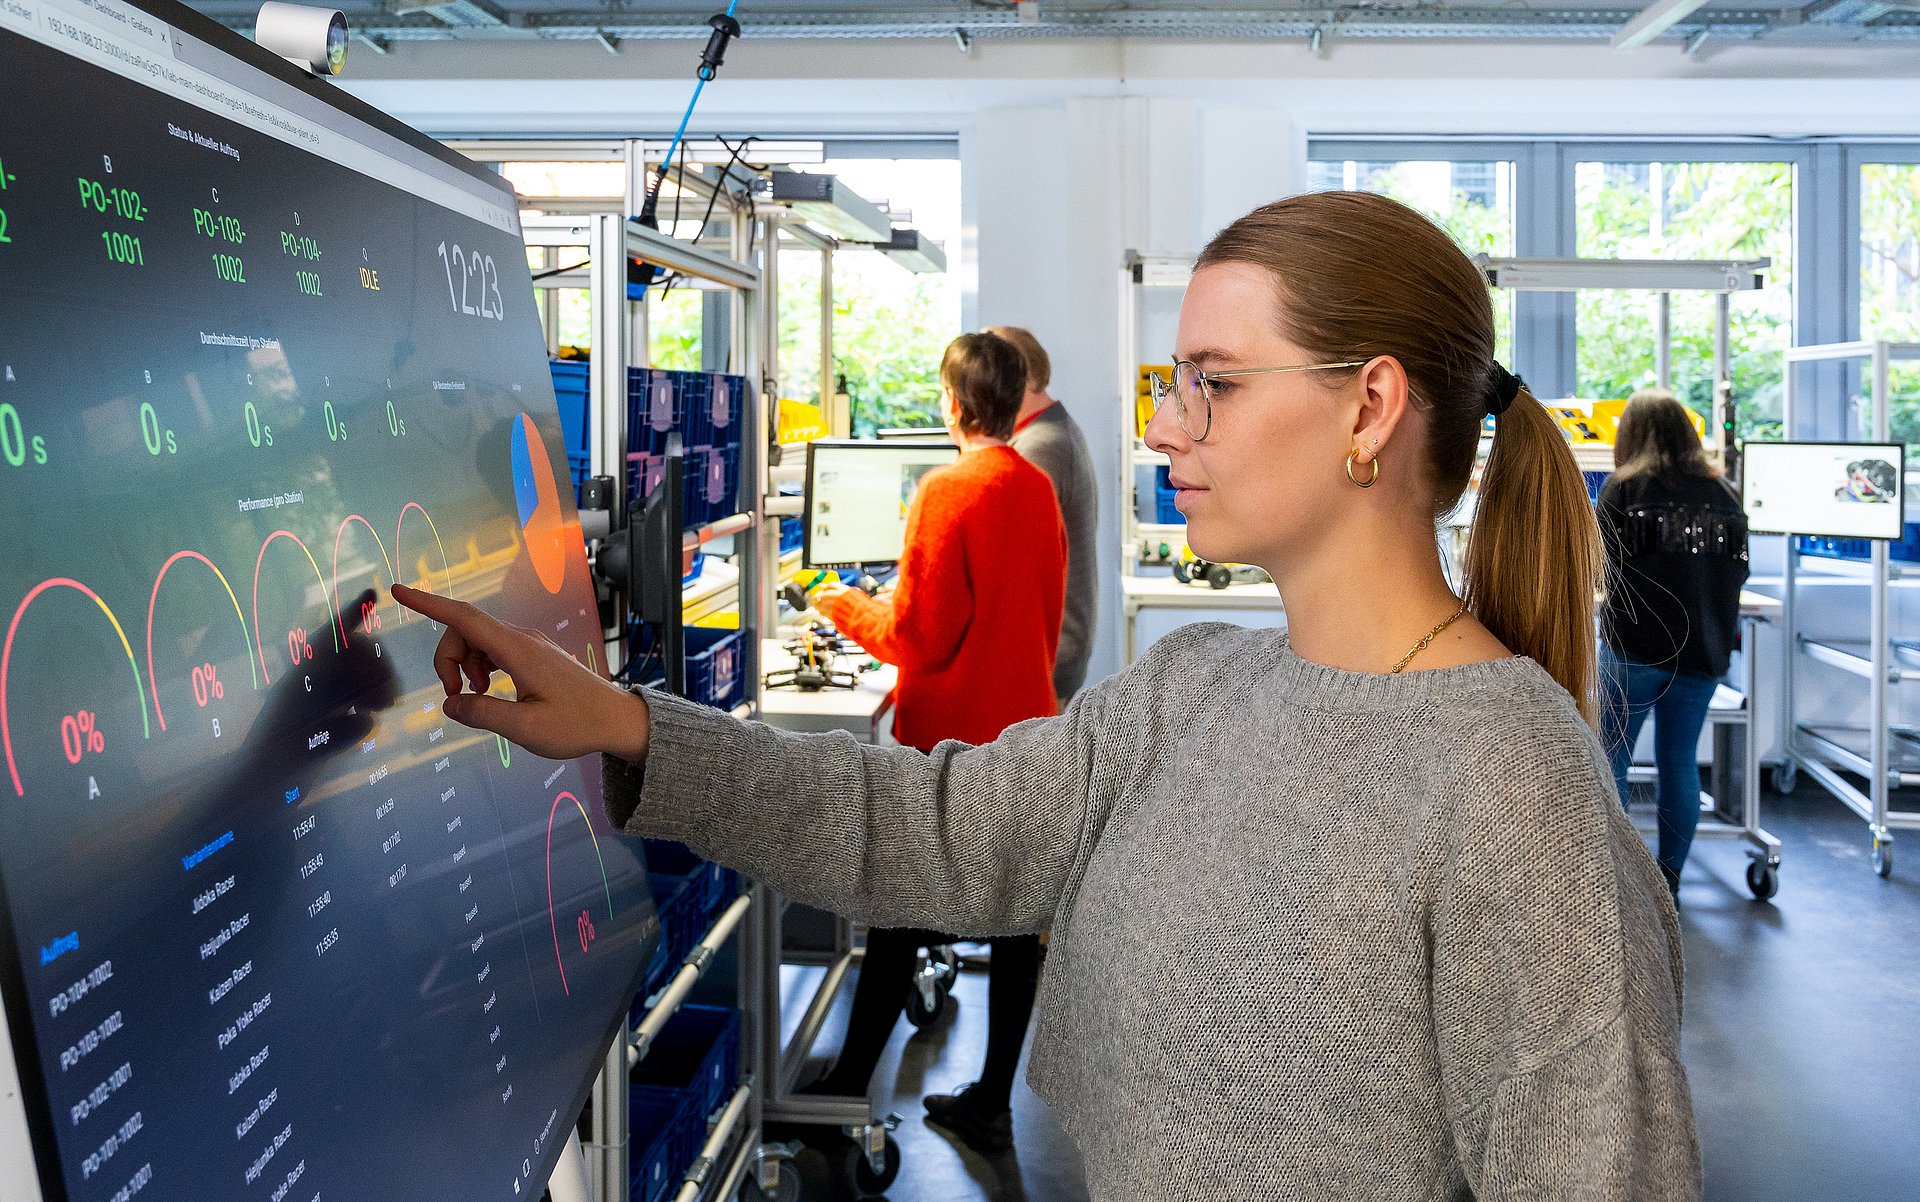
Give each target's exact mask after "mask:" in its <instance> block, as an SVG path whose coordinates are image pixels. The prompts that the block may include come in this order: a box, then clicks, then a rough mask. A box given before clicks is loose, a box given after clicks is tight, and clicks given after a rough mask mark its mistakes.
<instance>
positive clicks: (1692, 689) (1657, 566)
mask: <svg viewBox="0 0 1920 1202" xmlns="http://www.w3.org/2000/svg"><path fill="white" fill-rule="evenodd" d="M1613 463H1614V472H1613V475H1612V476H1610V477H1608V478H1607V484H1606V487H1605V488H1603V489H1601V490H1600V504H1599V514H1600V529H1601V531H1602V532H1603V534H1604V535H1605V537H1606V542H1607V549H1608V551H1609V552H1610V556H1609V558H1610V559H1611V560H1612V561H1613V568H1614V572H1613V578H1612V579H1611V580H1610V581H1608V584H1609V586H1610V587H1609V588H1608V590H1607V604H1606V607H1605V609H1604V610H1603V611H1602V629H1603V630H1604V632H1605V644H1604V646H1603V647H1602V648H1601V654H1600V664H1601V668H1602V671H1603V674H1604V675H1605V678H1606V697H1605V704H1604V707H1603V709H1602V712H1601V717H1602V719H1603V722H1602V729H1603V730H1604V732H1605V741H1606V746H1607V754H1608V756H1609V757H1610V758H1611V759H1612V761H1613V779H1614V783H1615V785H1616V787H1618V789H1619V790H1620V801H1621V803H1622V804H1623V805H1624V804H1625V803H1626V800H1627V797H1628V792H1627V768H1628V766H1629V765H1630V764H1631V763H1632V762H1633V745H1634V743H1635V742H1636V741H1637V740H1638V739H1639V738H1640V727H1641V725H1642V724H1644V723H1645V722H1646V720H1647V715H1648V714H1652V715H1653V759H1654V766H1655V769H1656V772H1657V775H1658V777H1659V786H1658V793H1657V798H1658V805H1659V812H1660V871H1661V872H1662V873H1664V874H1665V875H1666V878H1667V887H1668V888H1669V889H1671V890H1673V891H1674V893H1675V894H1676V895H1677V894H1678V893H1679V890H1680V870H1681V869H1682V868H1684V867H1685V866H1686V863H1687V852H1688V851H1689V850H1691V849H1692V847H1693V832H1694V830H1695V828H1697V827H1698V826H1699V824H1700V765H1699V763H1698V761H1697V760H1696V758H1695V750H1696V748H1697V747H1698V745H1699V742H1700V728H1701V727H1702V726H1704V725H1705V724H1706V721H1707V708H1708V706H1709V705H1711V704H1712V702H1713V691H1714V689H1715V688H1716V687H1717V686H1718V684H1719V682H1720V678H1721V677H1723V676H1725V675H1726V674H1727V664H1728V661H1729V659H1730V658H1731V657H1732V655H1733V647H1734V644H1735V643H1736V642H1738V641H1739V637H1740V626H1739V622H1740V586H1741V585H1743V584H1745V583H1746V581H1747V518H1746V514H1745V513H1744V512H1743V511H1742V510H1741V508H1740V498H1739V497H1738V496H1737V495H1736V494H1735V493H1734V491H1733V489H1731V488H1729V487H1728V486H1727V483H1726V481H1725V480H1722V479H1721V478H1720V474H1719V473H1718V472H1716V471H1714V470H1713V468H1712V467H1711V466H1709V465H1708V463H1707V460H1706V456H1705V455H1704V454H1703V453H1702V452H1701V449H1700V435H1699V434H1698V433H1696V432H1695V430H1694V428H1693V422H1692V420H1691V419H1690V418H1689V417H1688V415H1687V409H1686V406H1684V405H1682V404H1681V403H1680V402H1679V400H1677V399H1676V398H1675V397H1674V395H1673V394H1672V393H1671V392H1666V391H1664V390H1658V389H1649V390H1647V391H1644V392H1636V393H1634V394H1633V398H1632V399H1631V400H1629V401H1628V402H1627V409H1626V412H1625V413H1623V414H1621V415H1620V433H1619V437H1618V438H1616V439H1615V440H1614V448H1613Z"/></svg>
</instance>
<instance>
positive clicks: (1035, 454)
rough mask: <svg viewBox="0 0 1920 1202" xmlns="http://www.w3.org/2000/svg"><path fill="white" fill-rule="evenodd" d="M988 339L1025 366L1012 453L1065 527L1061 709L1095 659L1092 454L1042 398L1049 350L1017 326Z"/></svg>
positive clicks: (1056, 680) (1061, 411) (1073, 426)
mask: <svg viewBox="0 0 1920 1202" xmlns="http://www.w3.org/2000/svg"><path fill="white" fill-rule="evenodd" d="M985 332H986V333H988V334H993V335H995V336H997V337H1000V338H1004V339H1006V340H1007V341H1008V342H1011V343H1012V344H1013V345H1014V349H1016V350H1018V351H1019V352H1020V357H1021V358H1022V359H1024V360H1026V363H1027V396H1026V400H1025V401H1023V402H1022V403H1021V405H1020V417H1019V419H1018V420H1016V421H1015V422H1014V425H1013V449H1014V450H1016V451H1018V452H1020V453H1021V454H1022V455H1024V456H1025V457H1026V459H1027V461H1028V462H1029V463H1032V464H1033V465H1035V466H1036V467H1038V468H1039V469H1040V470H1041V471H1043V472H1045V473H1046V474H1047V479H1049V480H1051V481H1053V492H1054V496H1055V497H1057V498H1058V499H1059V501H1060V517H1061V520H1062V521H1063V522H1065V524H1066V527H1067V607H1066V610H1065V613H1064V615H1063V616H1062V617H1061V619H1060V647H1059V649H1058V651H1057V652H1056V654H1055V656H1054V660H1053V691H1054V693H1055V694H1057V695H1058V696H1059V698H1060V708H1061V709H1065V708H1067V702H1068V701H1070V700H1072V698H1073V695H1074V694H1075V693H1078V692H1079V691H1080V687H1081V686H1082V685H1084V684H1086V683H1087V661H1088V660H1090V659H1091V658H1092V657H1093V623H1094V611H1095V604H1096V598H1095V597H1094V591H1093V578H1094V574H1095V567H1096V563H1097V561H1098V555H1097V553H1096V551H1097V549H1096V547H1095V545H1094V544H1095V542H1096V540H1097V539H1098V538H1099V522H1100V487H1099V485H1098V483H1097V482H1096V481H1095V480H1094V478H1093V455H1092V454H1091V453H1090V452H1089V451H1088V450H1087V436H1086V435H1085V434H1083V433H1081V431H1080V423H1079V422H1076V421H1074V420H1073V415H1072V414H1070V413H1068V412H1067V407H1066V406H1065V405H1062V404H1061V403H1060V402H1059V401H1057V400H1055V399H1054V398H1053V394H1052V393H1050V392H1048V391H1047V389H1048V386H1049V385H1050V384H1051V383H1052V381H1053V361H1052V360H1051V359H1049V358H1048V357H1047V352H1046V348H1044V347H1042V346H1041V345H1040V340H1039V339H1038V338H1035V337H1034V336H1033V334H1032V333H1031V332H1029V331H1027V330H1023V329H1021V328H1020V327H1019V326H988V327H987V328H986V330H985Z"/></svg>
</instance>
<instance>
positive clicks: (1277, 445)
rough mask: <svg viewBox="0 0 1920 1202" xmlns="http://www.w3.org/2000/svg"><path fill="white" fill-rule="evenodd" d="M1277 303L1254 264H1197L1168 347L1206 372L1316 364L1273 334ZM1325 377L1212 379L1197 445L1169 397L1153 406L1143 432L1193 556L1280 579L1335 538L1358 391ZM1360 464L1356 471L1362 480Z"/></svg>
mask: <svg viewBox="0 0 1920 1202" xmlns="http://www.w3.org/2000/svg"><path fill="white" fill-rule="evenodd" d="M1278 303H1279V302H1278V298H1277V295H1276V292H1275V288H1274V284H1273V278H1272V276H1271V275H1270V274H1269V273H1268V272H1267V271H1266V270H1265V269H1264V268H1260V267H1255V266H1253V265H1251V264H1247V263H1216V264H1212V265H1210V266H1207V267H1203V268H1201V269H1200V270H1199V271H1197V272H1195V273H1194V276H1193V281H1192V283H1191V284H1189V285H1188V288H1187V294H1186V299H1185V300H1184V301H1183V302H1182V304H1181V306H1180V333H1179V337H1178V339H1177V340H1176V343H1175V346H1174V352H1175V356H1176V357H1177V358H1180V359H1186V360H1191V361H1193V362H1194V363H1195V364H1197V365H1198V366H1199V367H1200V368H1201V369H1202V370H1203V371H1209V372H1211V371H1226V370H1233V369H1236V368H1251V367H1291V366H1296V365H1300V364H1307V363H1313V362H1316V361H1317V360H1316V359H1315V358H1314V357H1313V356H1311V355H1310V354H1309V353H1308V352H1306V351H1304V350H1302V349H1301V348H1300V347H1297V346H1295V345H1294V344H1293V343H1291V342H1289V341H1288V340H1287V339H1286V338H1284V337H1283V336H1282V335H1281V333H1280V330H1279V323H1278V321H1277V320H1276V317H1277V313H1278V310H1277V305H1278ZM1316 377H1318V378H1316ZM1336 378H1339V377H1337V376H1336ZM1328 385H1329V381H1328V380H1327V379H1326V378H1325V376H1324V374H1323V373H1319V372H1277V373H1271V374H1267V375H1257V376H1233V377H1230V378H1228V379H1224V380H1218V381H1215V382H1213V383H1212V391H1213V421H1212V425H1211V427H1210V428H1209V429H1208V430H1207V436H1206V440H1205V441H1204V442H1198V443H1196V442H1194V441H1193V439H1192V438H1190V437H1189V436H1188V435H1187V434H1186V433H1185V432H1184V431H1183V430H1181V428H1180V424H1179V422H1178V421H1177V420H1176V419H1175V417H1174V405H1173V404H1172V402H1171V401H1169V402H1168V403H1167V404H1164V405H1162V406H1161V407H1160V410H1159V412H1157V413H1155V414H1154V416H1153V420H1152V421H1151V422H1149V423H1148V424H1147V432H1146V441H1147V444H1148V445H1149V446H1151V447H1152V448H1154V449H1155V450H1159V451H1164V452H1166V454H1167V456H1168V459H1169V461H1170V462H1171V464H1172V468H1171V476H1172V480H1173V483H1174V485H1175V486H1176V487H1177V488H1179V490H1180V491H1179V494H1178V496H1177V498H1176V500H1175V504H1176V505H1177V506H1178V507H1179V509H1180V512H1181V513H1182V514H1184V515H1185V516H1186V519H1187V542H1188V544H1189V545H1190V546H1191V547H1192V548H1193V550H1194V552H1195V554H1197V555H1200V556H1202V557H1203V558H1206V559H1211V560H1214V561H1216V562H1229V563H1253V564H1258V565H1260V566H1261V567H1263V568H1266V569H1267V570H1268V572H1270V573H1271V574H1273V576H1274V577H1275V578H1276V579H1278V578H1279V577H1280V575H1281V572H1280V570H1279V569H1280V568H1281V567H1282V566H1283V565H1285V564H1286V563H1288V562H1297V561H1298V560H1297V557H1299V556H1302V555H1308V554H1311V553H1312V552H1313V551H1314V550H1315V548H1316V547H1317V546H1319V545H1321V544H1322V543H1324V542H1325V541H1327V540H1329V539H1331V538H1332V537H1333V531H1334V529H1335V527H1336V525H1337V521H1338V519H1339V517H1340V516H1341V515H1340V512H1339V510H1340V506H1339V500H1340V499H1341V498H1342V493H1341V492H1340V491H1339V490H1341V489H1346V490H1349V491H1350V490H1351V488H1352V486H1351V485H1349V484H1348V483H1347V482H1346V476H1345V466H1346V458H1347V453H1348V452H1349V451H1350V450H1352V449H1353V447H1354V442H1353V439H1354V420H1355V417H1356V415H1357V414H1358V412H1359V407H1360V402H1361V399H1362V397H1363V395H1364V389H1363V388H1362V387H1361V386H1360V385H1359V384H1358V383H1357V382H1356V383H1351V384H1348V385H1346V386H1343V387H1342V388H1339V389H1335V388H1331V387H1329V386H1328ZM1368 470H1370V469H1369V468H1367V467H1362V468H1360V469H1359V471H1360V473H1361V476H1362V479H1364V478H1365V473H1366V472H1367V471H1368Z"/></svg>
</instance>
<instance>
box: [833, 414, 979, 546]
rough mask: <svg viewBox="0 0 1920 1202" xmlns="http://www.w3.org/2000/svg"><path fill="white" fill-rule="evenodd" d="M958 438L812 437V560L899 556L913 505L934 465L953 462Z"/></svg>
mask: <svg viewBox="0 0 1920 1202" xmlns="http://www.w3.org/2000/svg"><path fill="white" fill-rule="evenodd" d="M959 455H960V450H959V448H958V447H956V446H954V445H953V444H952V443H950V442H948V443H937V444H935V443H918V442H910V441H897V440H890V441H885V442H865V441H826V440H822V441H820V442H813V443H809V444H807V492H806V495H807V508H806V514H805V517H804V519H803V522H804V531H803V536H804V541H803V544H802V548H803V549H802V559H803V560H804V562H805V563H806V565H807V566H808V567H823V568H824V567H852V566H856V565H862V564H887V563H894V562H897V561H898V560H899V558H900V556H901V554H902V552H903V551H904V550H905V547H906V541H907V513H908V511H909V510H910V509H911V508H912V506H913V498H914V495H915V494H916V493H917V492H918V491H919V489H920V483H921V481H922V480H924V479H925V478H926V476H927V473H929V472H931V471H934V470H935V469H937V468H940V467H943V466H945V465H947V464H950V463H952V462H953V461H954V460H955V459H957V458H959Z"/></svg>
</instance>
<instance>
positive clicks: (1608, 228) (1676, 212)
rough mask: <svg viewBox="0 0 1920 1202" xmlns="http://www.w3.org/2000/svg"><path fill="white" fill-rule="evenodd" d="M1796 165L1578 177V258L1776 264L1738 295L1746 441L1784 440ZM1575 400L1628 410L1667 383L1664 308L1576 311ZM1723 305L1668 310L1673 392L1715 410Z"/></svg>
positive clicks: (1698, 301) (1607, 300) (1589, 169)
mask: <svg viewBox="0 0 1920 1202" xmlns="http://www.w3.org/2000/svg"><path fill="white" fill-rule="evenodd" d="M1793 178H1794V173H1793V166H1792V165H1791V164H1789V163H1764V162H1762V163H1751V162H1704V163H1702V162H1582V163H1579V164H1577V165H1576V167H1575V170H1574V205H1575V208H1574V229H1575V240H1576V245H1575V253H1576V254H1578V255H1579V256H1581V257H1582V258H1594V259H1753V258H1761V257H1766V258H1770V259H1772V260H1773V265H1772V267H1771V268H1770V269H1769V270H1768V272H1767V286H1766V287H1765V288H1764V289H1762V290H1760V291H1758V292H1742V293H1735V294H1734V297H1733V306H1732V317H1733V323H1732V332H1731V351H1732V357H1733V389H1734V395H1735V396H1736V397H1737V398H1738V402H1739V405H1740V411H1739V412H1740V429H1739V433H1740V434H1741V436H1743V437H1745V436H1748V435H1752V434H1761V435H1763V436H1766V435H1770V434H1774V433H1776V432H1777V430H1778V422H1779V418H1780V374H1781V367H1782V358H1781V352H1782V351H1783V350H1784V349H1785V348H1786V347H1787V345H1788V343H1789V341H1790V338H1791V335H1792V328H1793V241H1794V238H1793V234H1794V225H1793V211H1794V207H1793ZM1576 304H1577V308H1576V317H1575V323H1576V329H1577V330H1578V344H1577V345H1578V357H1577V366H1576V372H1577V375H1576V380H1577V383H1576V385H1575V391H1576V392H1577V393H1578V395H1580V396H1582V397H1592V398H1597V399H1606V400H1621V399H1625V398H1626V397H1627V396H1629V395H1631V394H1632V393H1633V392H1634V391H1635V390H1636V389H1639V388H1645V387H1649V386H1651V385H1653V384H1655V383H1657V382H1658V376H1657V374H1656V363H1655V347H1656V342H1657V336H1656V332H1655V331H1656V304H1657V301H1656V298H1655V297H1654V295H1653V294H1651V293H1640V292H1608V291H1587V292H1582V293H1580V294H1579V296H1578V300H1577V302H1576ZM1714 307H1715V298H1714V297H1713V296H1712V295H1710V294H1707V293H1700V292H1691V293H1675V294H1673V296H1672V300H1671V313H1672V317H1671V327H1670V328H1671V331H1672V341H1671V347H1672V360H1671V363H1672V368H1671V381H1672V387H1673V390H1674V391H1675V392H1676V393H1677V394H1679V396H1680V398H1681V399H1682V400H1684V401H1685V402H1686V403H1687V404H1688V405H1690V406H1692V408H1693V409H1694V410H1696V411H1697V412H1698V413H1700V414H1701V416H1703V417H1706V416H1708V415H1710V414H1711V412H1712V407H1713V339H1714V327H1715V321H1714Z"/></svg>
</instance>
